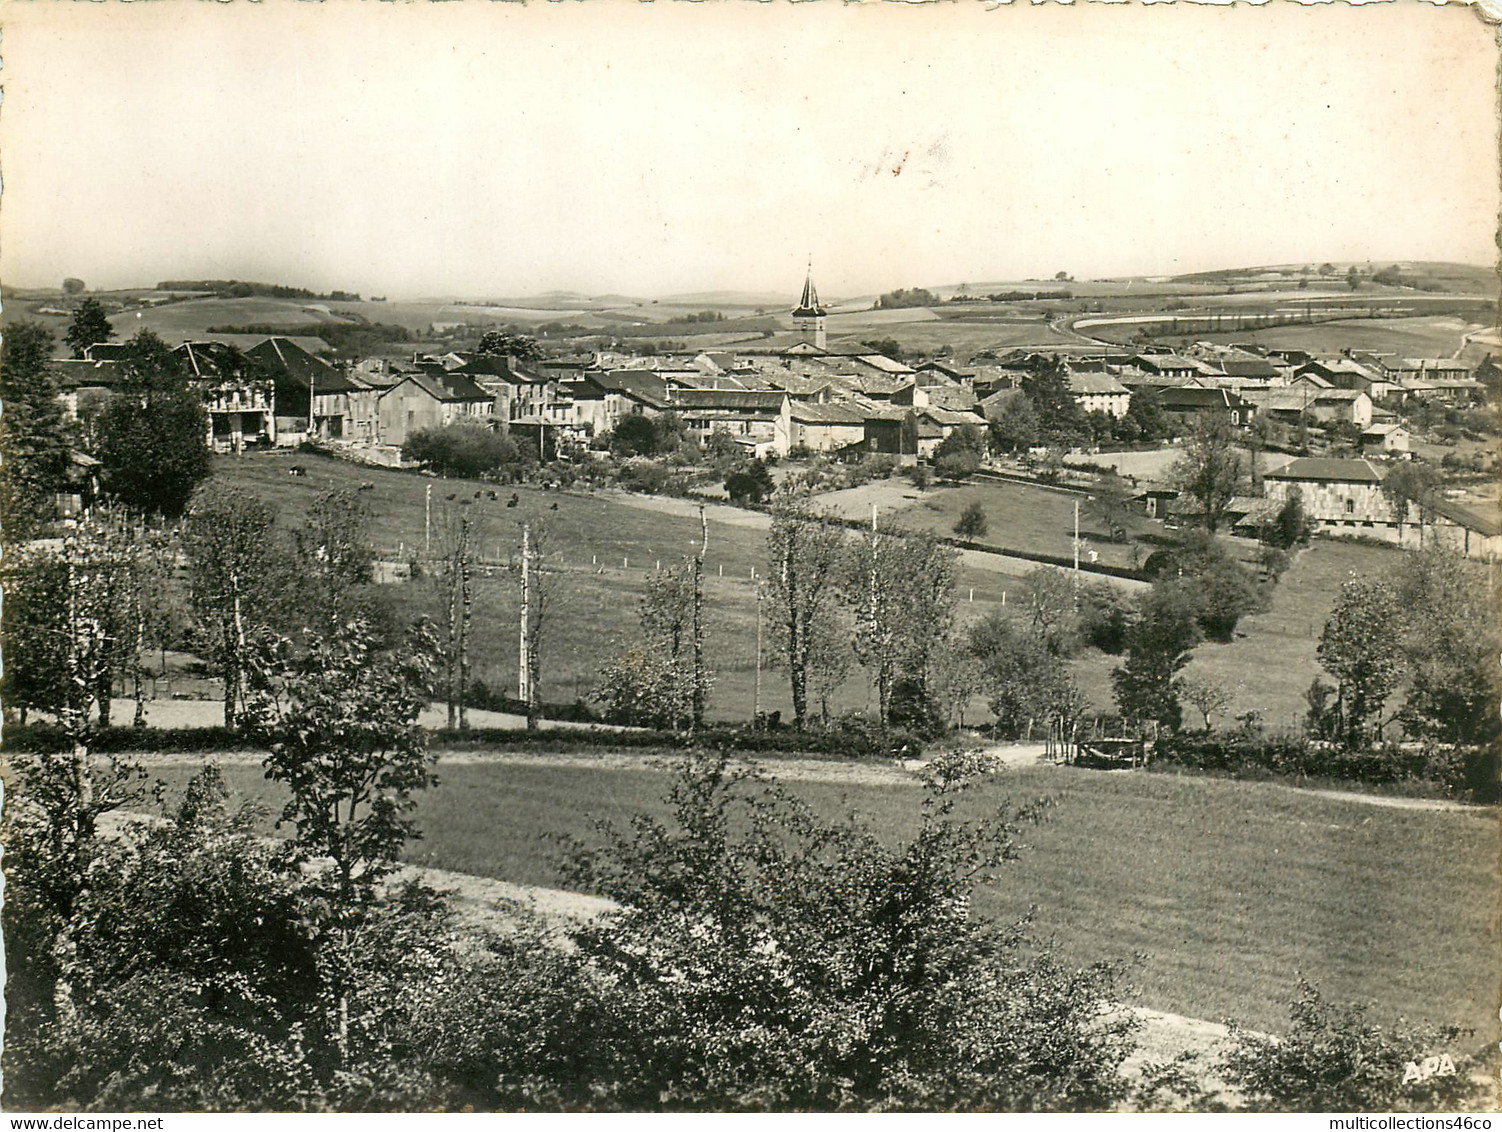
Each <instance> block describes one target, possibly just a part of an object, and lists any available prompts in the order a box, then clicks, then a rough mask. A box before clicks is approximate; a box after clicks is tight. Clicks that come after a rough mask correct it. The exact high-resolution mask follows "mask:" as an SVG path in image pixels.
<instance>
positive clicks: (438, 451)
mask: <svg viewBox="0 0 1502 1132" xmlns="http://www.w3.org/2000/svg"><path fill="white" fill-rule="evenodd" d="M402 458H403V459H405V460H409V461H412V462H415V463H418V464H422V465H423V466H424V467H426V468H429V469H430V470H432V471H435V472H437V473H438V474H439V475H441V476H457V477H462V478H465V479H478V478H480V477H482V476H489V475H493V474H495V473H498V472H508V471H509V472H512V473H515V472H516V471H517V470H519V469H520V467H521V465H522V464H523V462H524V457H523V454H522V450H521V449H520V448H519V447H518V446H517V444H516V442H515V441H514V440H512V439H511V437H509V436H508V435H506V434H505V433H504V432H497V431H496V430H495V429H492V428H488V427H486V426H485V425H483V424H480V423H478V422H467V421H456V422H454V423H453V424H447V425H441V426H436V427H433V428H425V429H420V430H419V431H417V432H415V433H413V434H412V435H411V436H409V437H408V438H407V442H406V443H405V444H403V445H402Z"/></svg>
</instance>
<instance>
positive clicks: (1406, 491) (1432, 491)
mask: <svg viewBox="0 0 1502 1132" xmlns="http://www.w3.org/2000/svg"><path fill="white" fill-rule="evenodd" d="M1439 491H1440V477H1439V473H1437V472H1436V471H1435V470H1434V469H1433V468H1431V467H1430V466H1429V465H1427V464H1422V463H1419V462H1418V461H1416V460H1410V461H1404V462H1403V463H1400V464H1396V465H1394V466H1393V468H1392V469H1391V470H1389V471H1388V473H1387V475H1385V476H1383V477H1382V494H1383V496H1385V497H1386V499H1387V502H1388V504H1389V505H1390V506H1391V507H1392V514H1393V521H1394V522H1395V523H1397V525H1398V537H1399V538H1400V539H1401V538H1402V537H1403V526H1404V524H1405V523H1407V522H1408V518H1409V515H1410V514H1412V515H1414V516H1415V517H1416V518H1417V519H1418V523H1419V537H1420V541H1421V542H1422V541H1423V530H1424V528H1425V527H1427V526H1428V525H1429V524H1430V523H1432V522H1433V521H1434V504H1435V503H1436V501H1437V500H1438V499H1439Z"/></svg>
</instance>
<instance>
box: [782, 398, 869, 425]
mask: <svg viewBox="0 0 1502 1132" xmlns="http://www.w3.org/2000/svg"><path fill="white" fill-rule="evenodd" d="M788 415H789V416H790V417H792V419H793V420H795V421H797V422H798V423H799V424H822V425H858V424H861V423H863V422H864V421H865V419H866V414H865V413H864V412H863V411H862V410H860V409H857V408H855V407H854V406H851V405H839V404H819V403H817V402H813V401H791V402H789V404H788Z"/></svg>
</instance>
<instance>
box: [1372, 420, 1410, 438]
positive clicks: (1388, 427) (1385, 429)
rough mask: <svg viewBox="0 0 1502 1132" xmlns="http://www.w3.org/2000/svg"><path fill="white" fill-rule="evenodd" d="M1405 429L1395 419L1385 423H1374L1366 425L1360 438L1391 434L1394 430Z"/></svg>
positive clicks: (1403, 430) (1405, 430)
mask: <svg viewBox="0 0 1502 1132" xmlns="http://www.w3.org/2000/svg"><path fill="white" fill-rule="evenodd" d="M1407 431H1408V430H1407V429H1406V428H1404V427H1403V426H1402V425H1401V424H1399V423H1398V422H1396V421H1392V422H1388V423H1386V424H1374V425H1369V426H1367V428H1366V430H1365V431H1363V432H1362V434H1361V439H1362V440H1365V439H1366V438H1367V437H1369V436H1391V435H1392V434H1393V433H1395V432H1407Z"/></svg>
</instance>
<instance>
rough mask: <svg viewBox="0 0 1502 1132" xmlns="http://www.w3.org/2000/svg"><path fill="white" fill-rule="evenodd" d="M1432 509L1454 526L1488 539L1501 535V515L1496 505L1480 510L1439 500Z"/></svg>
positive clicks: (1447, 500) (1446, 500)
mask: <svg viewBox="0 0 1502 1132" xmlns="http://www.w3.org/2000/svg"><path fill="white" fill-rule="evenodd" d="M1433 509H1434V511H1435V513H1436V514H1439V515H1443V516H1444V517H1445V518H1446V519H1449V520H1450V522H1452V523H1454V524H1455V525H1456V526H1459V527H1464V528H1466V529H1467V530H1470V531H1475V532H1476V533H1478V534H1481V535H1486V536H1488V537H1495V536H1496V535H1502V514H1499V513H1498V510H1497V505H1496V504H1492V505H1491V506H1490V507H1488V508H1486V509H1485V510H1482V509H1480V508H1477V507H1470V506H1467V505H1465V504H1463V503H1456V502H1454V501H1452V500H1449V499H1439V500H1436V501H1435V502H1434V504H1433Z"/></svg>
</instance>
